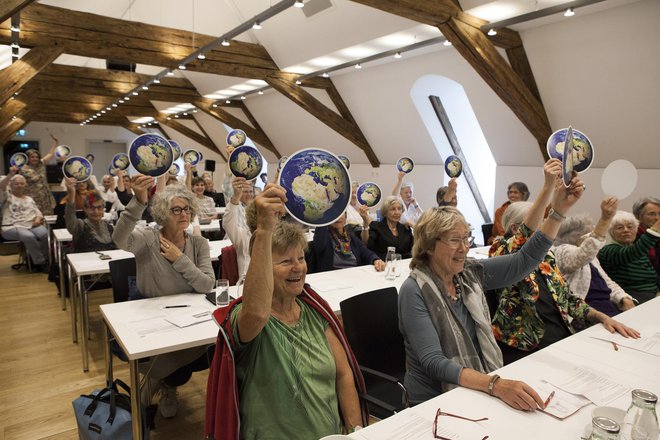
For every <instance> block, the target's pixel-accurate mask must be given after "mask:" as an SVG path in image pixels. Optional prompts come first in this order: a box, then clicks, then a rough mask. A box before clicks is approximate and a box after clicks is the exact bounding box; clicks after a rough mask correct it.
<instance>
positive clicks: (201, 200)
mask: <svg viewBox="0 0 660 440" xmlns="http://www.w3.org/2000/svg"><path fill="white" fill-rule="evenodd" d="M186 165H188V164H186ZM191 185H192V192H193V193H194V194H195V197H196V198H197V205H198V206H199V214H198V215H199V220H200V221H202V222H205V221H211V220H213V219H215V218H217V217H218V214H217V213H216V212H215V202H214V201H213V199H212V198H211V197H209V196H205V195H204V191H205V190H206V186H205V184H204V179H202V178H201V177H193V178H192V183H191Z"/></svg>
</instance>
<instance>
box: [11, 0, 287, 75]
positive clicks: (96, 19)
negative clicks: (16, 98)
mask: <svg viewBox="0 0 660 440" xmlns="http://www.w3.org/2000/svg"><path fill="white" fill-rule="evenodd" d="M10 38H11V35H10V34H9V32H8V28H7V27H6V26H0V43H6V42H7V41H9V39H10ZM194 38H195V43H196V46H197V47H201V46H204V45H205V44H208V43H210V42H212V41H213V40H215V39H216V37H213V36H209V35H201V34H195V36H194ZM53 40H58V41H61V42H63V43H66V45H67V53H69V54H72V55H79V56H85V57H93V58H103V59H110V60H117V61H124V62H132V63H141V64H148V65H155V66H162V67H165V68H176V67H177V66H178V62H179V61H180V60H181V59H183V58H185V57H187V56H188V55H190V54H191V53H192V52H193V51H194V50H196V48H193V45H192V42H193V34H192V32H187V31H183V30H177V29H171V28H166V27H162V26H154V25H148V24H145V23H139V24H138V23H135V22H131V21H128V20H120V19H115V18H110V17H104V16H100V15H95V14H89V13H85V12H80V11H74V10H69V9H63V8H58V7H54V6H47V5H42V4H38V3H35V4H33V5H30V6H28V7H26V8H25V9H24V10H23V12H22V13H21V45H22V46H24V47H34V46H40V45H43V44H44V42H46V41H53ZM206 57H207V59H206V60H205V61H204V62H194V63H191V64H190V65H188V69H189V70H193V71H198V72H206V73H213V74H217V75H226V76H234V77H241V78H263V77H264V76H266V75H268V74H269V73H270V72H272V71H274V70H277V69H278V67H277V65H276V64H275V62H274V61H273V60H272V58H271V57H270V55H269V54H268V52H267V51H266V50H265V49H264V48H263V47H262V46H260V45H258V44H253V43H246V42H242V41H236V40H234V41H232V44H231V46H229V47H224V46H221V47H219V48H217V49H214V50H213V51H210V52H209V53H207V54H206Z"/></svg>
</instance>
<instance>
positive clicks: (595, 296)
mask: <svg viewBox="0 0 660 440" xmlns="http://www.w3.org/2000/svg"><path fill="white" fill-rule="evenodd" d="M617 205H618V200H617V199H616V198H615V197H606V198H604V199H603V201H602V202H601V204H600V211H601V215H600V219H599V220H598V223H596V226H595V227H594V225H593V222H592V220H591V217H589V216H588V215H581V216H575V217H569V218H567V219H566V220H565V221H564V222H563V223H562V225H561V227H560V228H559V233H558V234H557V239H556V240H555V246H554V247H553V249H552V251H553V252H554V254H555V259H556V261H557V267H559V270H560V271H561V273H562V275H563V276H564V277H565V278H566V281H568V285H569V287H570V289H571V292H573V293H574V294H575V295H577V296H579V297H580V298H582V299H583V300H584V301H585V302H586V303H587V304H589V305H590V306H591V307H593V308H594V309H596V310H598V311H600V312H603V313H605V314H606V315H607V316H615V315H617V314H618V313H619V311H620V310H628V309H631V308H633V307H634V306H635V303H634V302H633V298H632V297H631V296H630V295H628V294H627V293H626V292H624V290H623V289H622V288H621V287H620V286H619V285H618V284H617V283H615V282H614V281H612V279H611V278H610V277H609V276H607V274H606V273H605V271H604V270H603V268H602V267H601V266H600V263H599V262H598V259H597V258H596V256H597V255H598V251H599V250H600V249H601V248H602V247H603V246H605V235H606V234H607V229H608V228H609V226H610V221H611V220H612V217H614V213H615V212H616V208H617Z"/></svg>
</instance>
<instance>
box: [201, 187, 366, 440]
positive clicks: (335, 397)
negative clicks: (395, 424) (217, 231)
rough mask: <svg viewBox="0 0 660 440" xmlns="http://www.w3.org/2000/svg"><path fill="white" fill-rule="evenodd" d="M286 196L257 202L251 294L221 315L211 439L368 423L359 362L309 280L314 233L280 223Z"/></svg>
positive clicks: (211, 391) (212, 377)
mask: <svg viewBox="0 0 660 440" xmlns="http://www.w3.org/2000/svg"><path fill="white" fill-rule="evenodd" d="M283 200H285V192H284V190H283V188H281V187H280V186H277V185H275V184H268V185H266V188H265V190H264V191H263V192H262V194H260V195H259V196H258V197H257V198H256V199H255V205H256V215H255V217H256V225H254V224H251V227H252V228H254V229H253V233H252V238H253V243H252V260H251V261H250V267H249V269H248V273H247V277H246V278H245V284H244V289H243V297H242V298H239V299H238V300H237V301H235V302H234V303H233V304H232V305H231V306H230V307H225V308H221V309H218V310H217V311H216V312H215V314H214V315H215V319H216V322H219V323H221V329H220V331H221V333H222V334H223V335H224V336H226V337H218V339H217V343H216V344H217V345H216V357H215V359H214V361H213V368H212V371H211V372H210V373H209V386H208V388H207V404H206V414H207V419H206V426H205V435H206V437H208V438H211V437H213V438H218V439H220V438H227V439H229V438H241V439H243V440H256V439H261V438H265V437H267V438H273V439H275V438H277V439H287V440H309V439H319V438H321V437H324V436H327V435H330V434H342V433H345V432H352V431H353V430H355V429H356V428H357V427H360V426H363V425H364V424H365V423H367V422H368V414H367V411H366V407H361V406H360V400H359V399H358V390H360V391H363V385H362V384H363V381H362V377H361V375H360V372H359V369H358V368H357V362H356V360H355V358H354V357H353V355H352V353H351V350H350V348H349V347H348V345H347V344H346V342H345V341H346V338H345V336H344V334H343V330H342V328H341V325H340V323H339V321H338V319H337V317H336V316H335V315H334V313H333V311H332V309H331V308H330V307H329V306H328V304H327V303H326V302H325V300H323V299H322V298H321V297H320V296H318V295H317V294H316V293H315V292H314V291H312V290H311V288H310V287H309V285H307V284H305V275H306V273H307V266H306V263H305V248H306V247H307V238H306V234H305V231H304V229H302V228H301V227H300V225H298V224H294V223H291V222H286V221H280V220H279V217H281V216H282V215H283V214H284V213H285V212H286V211H285V209H284V204H283ZM226 343H228V344H229V346H227V345H226ZM229 350H231V351H232V352H233V354H232V355H229V353H228V351H229ZM234 368H235V374H231V373H230V375H228V374H227V372H233V371H234ZM234 393H237V395H236V394H234ZM239 430H240V432H239Z"/></svg>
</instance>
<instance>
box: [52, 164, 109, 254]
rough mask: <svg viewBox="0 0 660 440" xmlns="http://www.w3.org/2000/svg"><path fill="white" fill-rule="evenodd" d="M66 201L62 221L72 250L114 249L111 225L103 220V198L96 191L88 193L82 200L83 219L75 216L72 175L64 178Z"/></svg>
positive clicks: (74, 194) (75, 185)
mask: <svg viewBox="0 0 660 440" xmlns="http://www.w3.org/2000/svg"><path fill="white" fill-rule="evenodd" d="M65 183H66V189H67V195H68V202H67V204H66V206H65V208H64V223H65V225H66V229H67V230H68V231H69V232H70V233H71V236H72V237H73V250H74V252H93V251H105V250H110V249H116V246H115V243H114V242H113V241H112V231H113V228H112V225H111V224H109V223H108V222H107V221H105V220H103V211H104V209H105V199H104V198H103V195H102V194H101V193H100V192H98V191H96V192H93V193H91V194H88V195H87V197H85V199H84V202H83V210H84V211H85V217H86V218H85V220H82V219H79V218H78V217H77V216H76V208H75V206H74V200H76V187H77V182H76V179H74V178H73V177H69V178H67V179H65Z"/></svg>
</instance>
